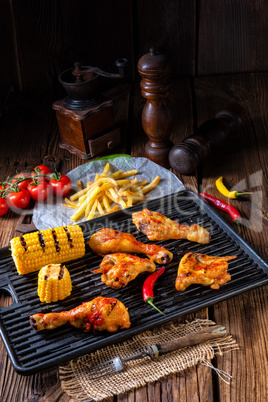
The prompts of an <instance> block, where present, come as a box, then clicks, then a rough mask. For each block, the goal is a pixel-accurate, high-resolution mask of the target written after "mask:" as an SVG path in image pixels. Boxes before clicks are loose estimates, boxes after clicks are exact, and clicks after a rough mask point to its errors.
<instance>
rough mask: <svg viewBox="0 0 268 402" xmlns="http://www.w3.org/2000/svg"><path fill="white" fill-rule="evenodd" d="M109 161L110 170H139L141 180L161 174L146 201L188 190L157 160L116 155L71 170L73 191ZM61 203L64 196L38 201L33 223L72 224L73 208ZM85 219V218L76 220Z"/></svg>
mask: <svg viewBox="0 0 268 402" xmlns="http://www.w3.org/2000/svg"><path fill="white" fill-rule="evenodd" d="M107 162H109V163H110V165H111V170H110V171H111V172H114V171H117V170H119V169H122V170H123V171H127V170H132V169H137V171H138V174H137V175H136V177H137V178H138V181H142V180H147V181H148V182H151V181H152V180H153V179H154V178H155V177H156V176H159V177H160V183H159V184H158V185H157V186H156V187H155V188H154V189H153V190H152V191H150V192H149V193H148V194H146V197H147V200H152V199H155V198H160V197H163V196H165V195H168V194H172V193H175V192H177V191H182V190H184V189H185V187H184V186H183V184H182V182H181V181H180V180H179V179H178V178H177V177H176V176H175V175H174V174H173V173H172V172H170V171H169V170H167V169H165V168H163V167H161V166H159V165H157V164H156V163H154V162H151V161H150V160H149V159H147V158H128V157H117V158H114V159H109V160H108V161H107V160H104V159H103V160H95V161H92V162H88V163H85V164H84V165H81V166H78V167H76V168H75V169H73V170H71V171H70V172H69V173H68V174H67V176H69V177H70V179H71V180H72V183H73V188H72V190H74V191H77V186H76V181H77V180H81V181H82V183H83V184H84V185H85V184H86V182H88V181H93V180H94V178H95V175H96V173H101V172H102V170H103V168H104V166H105V165H106V163H107ZM133 177H134V176H133ZM133 177H131V178H133ZM62 203H64V200H62V198H58V199H55V197H52V196H51V197H50V198H49V199H47V200H46V202H45V203H40V202H39V203H36V206H35V207H34V210H33V223H34V225H35V226H36V228H37V229H38V230H44V229H49V228H53V227H58V226H64V225H71V224H73V223H74V222H73V221H72V220H71V219H70V216H71V215H72V214H73V212H74V210H73V209H71V208H66V207H64V206H62V205H61V204H62ZM84 220H85V218H84V219H81V220H80V221H78V222H76V223H79V222H82V221H84Z"/></svg>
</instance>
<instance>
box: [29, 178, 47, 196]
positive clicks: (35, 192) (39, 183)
mask: <svg viewBox="0 0 268 402" xmlns="http://www.w3.org/2000/svg"><path fill="white" fill-rule="evenodd" d="M27 190H28V192H29V193H30V195H31V197H32V199H33V200H35V201H45V200H46V199H47V197H48V196H49V194H50V193H51V186H50V185H49V184H48V183H47V182H46V181H44V180H32V181H31V182H30V183H29V184H28V187H27Z"/></svg>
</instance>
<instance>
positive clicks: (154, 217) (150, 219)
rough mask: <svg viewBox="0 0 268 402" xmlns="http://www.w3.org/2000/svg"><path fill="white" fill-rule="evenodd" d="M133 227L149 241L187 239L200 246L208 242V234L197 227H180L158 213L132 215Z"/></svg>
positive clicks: (144, 211)
mask: <svg viewBox="0 0 268 402" xmlns="http://www.w3.org/2000/svg"><path fill="white" fill-rule="evenodd" d="M132 219H133V223H134V225H136V227H137V229H138V230H139V231H140V232H142V233H144V234H145V235H146V236H147V237H148V239H149V240H169V239H187V240H190V241H194V242H197V243H201V244H207V243H209V242H210V234H209V232H208V231H207V230H206V229H204V228H202V227H201V226H199V225H196V224H195V225H192V226H186V225H180V224H179V223H178V222H176V221H172V220H171V219H169V218H167V217H166V216H165V215H162V214H160V213H159V212H153V211H149V209H143V210H142V211H139V212H134V213H133V214H132Z"/></svg>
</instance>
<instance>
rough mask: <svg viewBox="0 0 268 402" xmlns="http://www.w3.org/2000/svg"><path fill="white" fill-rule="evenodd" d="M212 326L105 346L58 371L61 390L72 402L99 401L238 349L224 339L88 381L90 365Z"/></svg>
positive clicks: (179, 327)
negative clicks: (74, 401) (73, 401)
mask: <svg viewBox="0 0 268 402" xmlns="http://www.w3.org/2000/svg"><path fill="white" fill-rule="evenodd" d="M210 325H215V323H214V322H213V321H210V320H199V319H197V320H195V321H193V322H190V323H188V322H187V323H185V324H170V325H169V326H168V327H167V326H165V328H161V329H160V330H159V331H158V332H151V331H147V332H143V333H141V334H139V335H136V336H134V337H133V338H131V339H129V340H127V341H126V342H123V343H119V344H117V345H112V346H108V347H106V348H103V349H100V350H97V351H96V352H94V353H91V354H90V355H86V356H82V357H81V358H79V359H77V360H72V361H70V362H69V363H67V364H66V365H63V366H61V367H59V376H60V380H61V386H62V388H63V390H64V391H65V392H66V393H67V394H68V395H69V396H70V397H72V398H73V399H74V400H76V401H103V400H104V399H106V398H108V397H111V396H114V395H119V394H121V393H124V392H126V391H130V390H132V389H134V388H138V387H141V386H143V385H145V384H146V383H150V382H154V381H157V380H159V379H160V378H161V377H163V376H165V375H168V374H171V373H177V372H179V371H183V370H185V369H186V368H189V367H191V366H194V365H196V364H198V363H202V362H205V363H206V360H207V359H212V358H213V357H214V356H215V355H219V354H220V355H221V354H223V353H224V352H227V351H231V350H235V349H238V345H237V343H236V341H235V340H233V339H232V336H230V335H226V336H225V337H223V338H218V339H215V340H211V341H206V342H203V343H202V344H199V345H195V346H190V347H187V348H184V349H180V350H178V351H174V352H171V353H167V354H165V355H163V356H160V357H159V359H158V360H157V361H152V360H151V359H150V358H149V357H145V358H144V359H141V360H134V361H130V362H127V363H125V364H124V370H123V371H121V372H118V373H115V374H112V375H109V376H106V377H102V378H100V379H91V378H90V365H95V364H99V363H101V362H105V361H107V360H110V359H112V358H113V357H115V356H120V357H121V358H122V359H124V358H125V357H128V356H131V355H134V354H136V353H139V352H140V351H142V350H144V349H146V347H147V346H148V345H152V344H154V343H162V342H167V341H170V340H173V339H176V338H179V337H182V336H185V335H187V334H188V333H191V332H198V331H199V330H200V329H201V328H204V326H210Z"/></svg>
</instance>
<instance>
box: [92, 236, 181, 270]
mask: <svg viewBox="0 0 268 402" xmlns="http://www.w3.org/2000/svg"><path fill="white" fill-rule="evenodd" d="M88 244H89V246H90V248H91V249H92V250H93V251H94V252H95V253H96V254H98V255H102V256H104V255H106V254H111V253H129V254H132V253H134V254H146V255H147V257H148V258H150V260H151V261H153V262H157V263H158V264H168V263H169V262H170V261H171V260H172V258H173V254H172V253H171V252H170V251H168V250H166V249H165V248H164V247H161V246H158V245H156V244H143V243H140V242H139V241H138V240H136V239H135V237H134V236H132V235H131V234H129V233H124V232H118V231H117V230H114V229H101V230H99V231H98V232H96V233H94V234H93V235H92V236H91V238H90V240H89V241H88Z"/></svg>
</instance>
